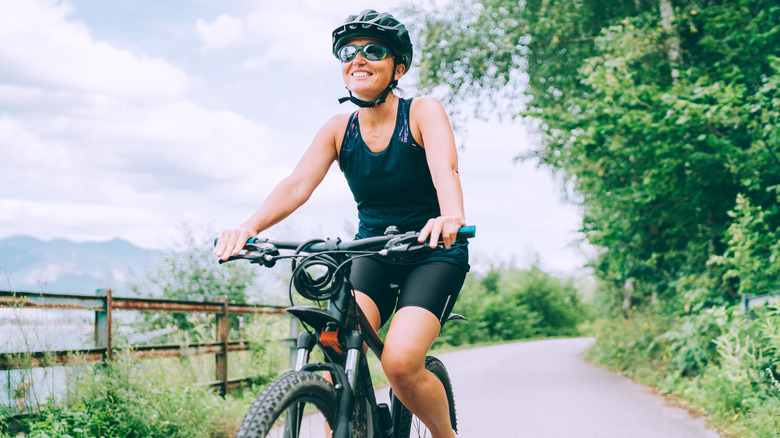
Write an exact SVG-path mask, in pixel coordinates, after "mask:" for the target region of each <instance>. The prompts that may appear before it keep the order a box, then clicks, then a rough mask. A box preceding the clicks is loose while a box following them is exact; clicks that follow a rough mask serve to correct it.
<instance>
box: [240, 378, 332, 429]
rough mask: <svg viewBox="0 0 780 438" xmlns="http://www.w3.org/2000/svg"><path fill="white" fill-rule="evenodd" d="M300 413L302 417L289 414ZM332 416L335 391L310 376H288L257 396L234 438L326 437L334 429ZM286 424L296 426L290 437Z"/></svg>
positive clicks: (318, 379)
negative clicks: (328, 431)
mask: <svg viewBox="0 0 780 438" xmlns="http://www.w3.org/2000/svg"><path fill="white" fill-rule="evenodd" d="M301 411H302V412H303V414H302V415H301V414H297V415H295V414H293V415H291V414H290V413H291V412H292V413H295V412H301ZM335 414H336V390H335V389H334V388H333V385H332V384H330V383H329V382H328V381H326V380H325V379H323V378H322V377H320V376H319V375H317V374H314V373H311V372H307V371H298V372H291V373H288V374H285V375H283V376H281V377H279V378H278V379H276V380H274V381H273V382H272V383H270V384H269V385H268V386H267V387H266V388H265V389H264V390H263V392H261V393H260V395H259V396H258V397H257V400H255V401H254V403H252V406H250V408H249V412H248V413H247V414H246V416H245V417H244V421H243V422H242V423H241V428H240V429H239V431H238V434H237V435H236V438H257V437H279V438H282V437H284V438H308V437H317V438H322V437H327V436H328V433H327V432H326V431H327V430H330V429H331V428H333V427H334V426H335ZM292 417H295V418H292ZM290 424H295V425H296V427H295V428H294V429H296V430H295V431H294V433H293V434H289V429H290V427H289V426H290ZM326 424H327V426H326Z"/></svg>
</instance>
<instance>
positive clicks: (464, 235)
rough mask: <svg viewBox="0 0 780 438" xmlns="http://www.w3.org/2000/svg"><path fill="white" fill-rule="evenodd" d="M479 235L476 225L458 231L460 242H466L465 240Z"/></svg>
mask: <svg viewBox="0 0 780 438" xmlns="http://www.w3.org/2000/svg"><path fill="white" fill-rule="evenodd" d="M476 235H477V227H476V226H474V225H469V226H466V227H460V230H458V237H457V239H458V240H465V239H471V238H473V237H474V236H476Z"/></svg>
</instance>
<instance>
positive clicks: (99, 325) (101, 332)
mask: <svg viewBox="0 0 780 438" xmlns="http://www.w3.org/2000/svg"><path fill="white" fill-rule="evenodd" d="M97 293H98V296H99V297H102V298H103V310H96V311H95V348H105V352H104V353H103V363H106V361H108V360H111V308H112V307H113V305H114V303H113V299H112V292H111V289H98V291H97Z"/></svg>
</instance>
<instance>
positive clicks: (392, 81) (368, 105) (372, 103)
mask: <svg viewBox="0 0 780 438" xmlns="http://www.w3.org/2000/svg"><path fill="white" fill-rule="evenodd" d="M397 66H398V61H396V60H395V58H393V74H395V69H396V67H397ZM396 85H398V81H396V80H395V78H390V83H389V84H387V88H385V91H383V92H382V94H381V95H380V96H379V98H378V99H376V100H371V101H368V100H361V99H358V98H357V97H355V96H354V95H353V94H352V90H350V89H349V88H347V91H349V97H342V98H339V103H340V104H341V103H344V102H347V101H349V102H352V103H354V104H355V105H357V106H359V107H361V108H376V107H378V106H379V105H381V104H383V103H385V99H387V95H388V94H390V91H392V90H393V88H395V86H396ZM345 88H346V87H345Z"/></svg>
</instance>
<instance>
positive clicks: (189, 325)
mask: <svg viewBox="0 0 780 438" xmlns="http://www.w3.org/2000/svg"><path fill="white" fill-rule="evenodd" d="M256 276H257V272H256V269H252V268H251V267H250V266H249V265H247V264H245V263H226V264H224V265H220V264H219V263H218V262H217V259H216V257H214V255H213V253H212V246H211V243H210V242H203V241H201V239H198V238H196V237H195V234H194V233H193V232H192V231H191V230H189V229H185V230H184V233H183V239H182V241H181V242H180V243H179V244H177V249H176V250H174V251H172V252H170V253H169V254H167V255H165V256H164V257H163V259H162V261H161V262H159V263H158V264H157V265H156V266H155V267H154V268H153V269H152V270H150V271H149V272H147V273H146V275H145V278H144V279H143V280H142V281H140V282H137V283H135V284H133V285H131V289H132V290H133V292H134V293H135V294H137V295H138V296H143V297H155V298H165V299H171V300H181V301H198V302H203V301H217V300H218V299H219V297H223V296H224V297H227V299H228V301H230V302H238V303H245V302H247V301H248V296H247V288H249V287H251V286H252V284H253V282H254V279H255V278H256ZM230 318H231V322H230V327H233V328H235V327H239V322H238V318H239V317H238V316H236V315H230ZM212 323H213V316H211V315H199V314H186V313H163V312H154V313H148V314H145V315H144V326H145V327H144V328H145V329H161V328H170V327H175V328H178V329H179V330H182V331H184V332H185V333H187V332H189V333H188V336H191V337H195V338H200V337H202V336H210V335H208V334H207V333H210V328H211V324H212Z"/></svg>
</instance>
